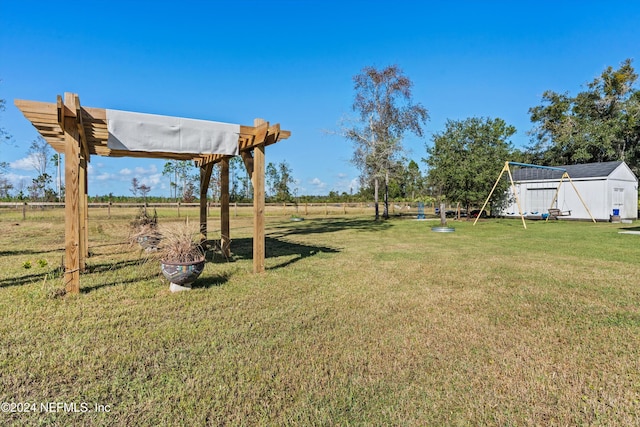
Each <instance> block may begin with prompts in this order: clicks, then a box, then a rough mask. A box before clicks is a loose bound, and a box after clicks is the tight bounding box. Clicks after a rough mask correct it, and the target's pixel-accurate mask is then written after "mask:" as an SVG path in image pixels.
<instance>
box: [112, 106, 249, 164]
mask: <svg viewBox="0 0 640 427" xmlns="http://www.w3.org/2000/svg"><path fill="white" fill-rule="evenodd" d="M106 113H107V128H108V130H109V137H108V140H107V146H108V147H109V148H111V149H114V150H128V151H148V152H171V153H198V154H224V155H237V154H238V153H239V150H238V136H239V135H240V125H236V124H231V123H221V122H210V121H206V120H195V119H185V118H181V117H171V116H160V115H156V114H145V113H132V112H129V111H119V110H108V109H107V110H106Z"/></svg>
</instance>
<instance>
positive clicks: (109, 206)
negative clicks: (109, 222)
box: [107, 202, 111, 219]
mask: <svg viewBox="0 0 640 427" xmlns="http://www.w3.org/2000/svg"><path fill="white" fill-rule="evenodd" d="M107 212H108V216H109V219H111V202H109V204H108V205H107Z"/></svg>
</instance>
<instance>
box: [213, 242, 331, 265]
mask: <svg viewBox="0 0 640 427" xmlns="http://www.w3.org/2000/svg"><path fill="white" fill-rule="evenodd" d="M265 245H266V247H265V249H266V257H267V258H278V257H286V256H292V255H297V257H296V258H293V259H290V260H288V261H285V262H283V263H280V264H278V265H275V266H272V267H269V270H273V269H277V268H282V267H286V266H287V265H290V264H293V263H294V262H297V261H300V260H301V259H304V258H308V257H310V256H313V255H316V254H318V253H321V252H324V253H338V252H340V251H339V250H338V249H335V248H330V247H328V246H310V245H303V244H300V243H293V242H287V241H286V240H280V239H277V238H273V237H266V238H265ZM231 252H232V257H231V259H229V260H228V261H227V260H226V259H224V258H221V257H220V256H219V255H216V256H215V257H213V259H212V262H214V263H225V262H229V261H231V262H233V261H236V260H244V259H247V260H249V259H253V239H252V238H242V239H235V240H232V241H231Z"/></svg>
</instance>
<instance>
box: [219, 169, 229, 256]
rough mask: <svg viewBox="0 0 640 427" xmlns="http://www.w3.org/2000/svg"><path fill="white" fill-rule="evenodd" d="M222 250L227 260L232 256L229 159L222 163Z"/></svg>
mask: <svg viewBox="0 0 640 427" xmlns="http://www.w3.org/2000/svg"><path fill="white" fill-rule="evenodd" d="M220 250H221V251H222V255H223V256H224V257H225V258H229V256H231V236H230V227H229V157H224V158H223V159H222V160H221V161H220Z"/></svg>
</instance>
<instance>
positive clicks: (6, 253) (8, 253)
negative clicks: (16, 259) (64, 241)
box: [0, 248, 64, 256]
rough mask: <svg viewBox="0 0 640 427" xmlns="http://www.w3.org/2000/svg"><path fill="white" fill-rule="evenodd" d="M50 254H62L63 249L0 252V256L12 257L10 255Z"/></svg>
mask: <svg viewBox="0 0 640 427" xmlns="http://www.w3.org/2000/svg"><path fill="white" fill-rule="evenodd" d="M51 252H64V248H55V249H48V250H42V249H39V250H32V249H23V250H18V251H0V256H12V255H39V254H48V253H51Z"/></svg>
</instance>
